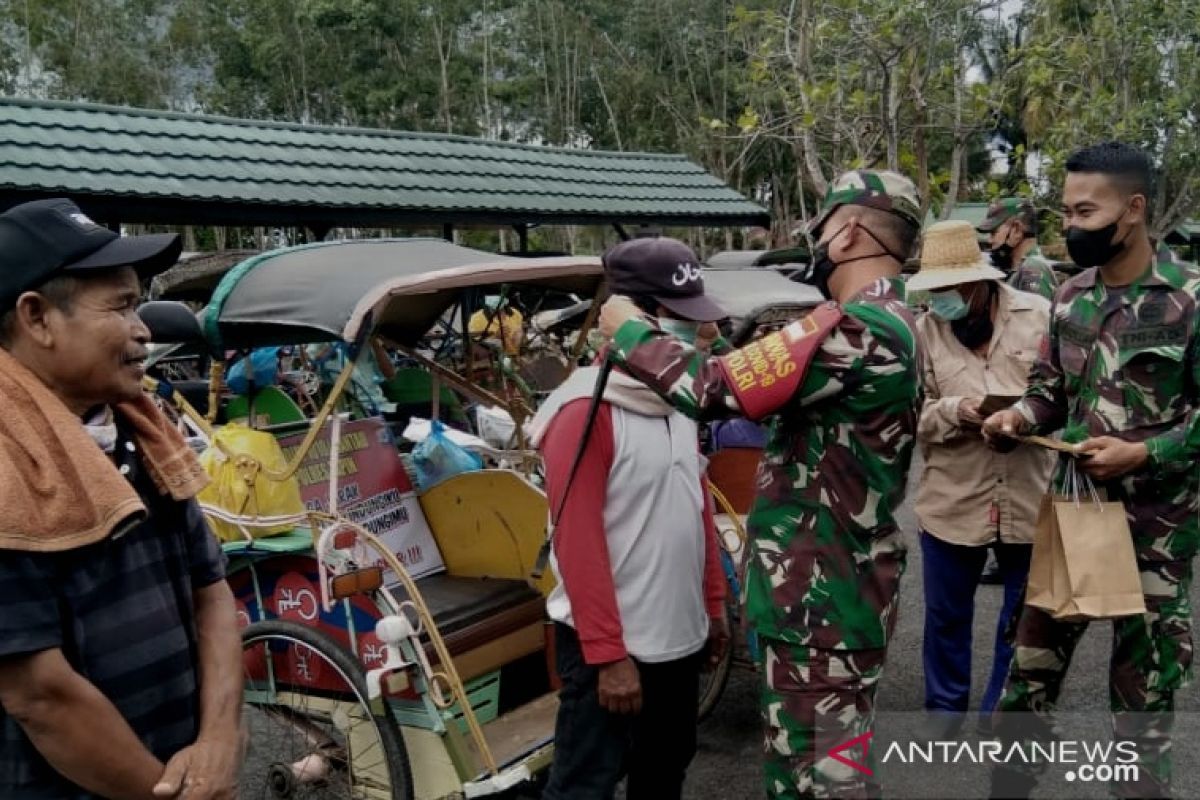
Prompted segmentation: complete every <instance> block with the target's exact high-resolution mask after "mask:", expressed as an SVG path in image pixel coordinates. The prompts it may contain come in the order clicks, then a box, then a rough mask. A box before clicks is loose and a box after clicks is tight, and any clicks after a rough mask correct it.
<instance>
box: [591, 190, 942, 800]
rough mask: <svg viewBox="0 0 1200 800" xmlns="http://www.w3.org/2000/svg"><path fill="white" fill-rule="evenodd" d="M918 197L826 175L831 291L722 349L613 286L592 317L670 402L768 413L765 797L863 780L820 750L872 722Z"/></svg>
mask: <svg viewBox="0 0 1200 800" xmlns="http://www.w3.org/2000/svg"><path fill="white" fill-rule="evenodd" d="M919 207H920V203H919V201H918V199H917V192H916V188H915V187H914V186H913V184H912V182H911V181H909V180H908V179H906V178H904V177H902V176H900V175H897V174H895V173H891V172H875V171H867V170H863V171H858V172H850V173H847V174H845V175H843V176H841V177H840V178H838V180H837V181H836V182H835V183H834V184H833V186H832V188H831V189H830V192H829V194H828V195H827V196H826V198H825V202H824V205H823V207H822V211H821V214H820V216H819V217H818V218H817V219H816V221H815V222H814V224H813V226H812V229H813V232H814V235H815V236H816V237H817V238H818V242H819V244H818V246H817V248H816V252H815V253H814V258H813V263H812V265H811V271H810V272H811V274H810V275H809V278H810V280H811V281H812V282H813V283H815V284H816V285H817V286H818V287H820V288H821V290H822V291H823V292H824V294H825V296H826V297H831V298H833V299H835V300H836V301H837V302H836V303H828V304H826V305H824V306H821V307H819V308H817V309H816V310H815V311H814V312H813V313H812V315H810V316H809V317H807V318H806V319H804V320H803V321H801V322H797V323H794V324H792V325H791V326H789V327H788V328H785V329H784V330H783V331H781V332H779V333H776V334H772V335H769V336H767V337H764V338H763V339H761V340H759V341H758V342H756V343H754V344H752V345H750V346H748V347H746V348H744V349H742V350H739V351H735V352H733V353H731V354H729V355H727V356H723V357H720V358H705V357H704V356H702V355H699V354H697V352H696V351H695V350H694V349H693V348H691V347H689V346H688V345H686V344H684V343H683V342H681V341H679V340H678V339H675V338H673V337H671V336H668V335H666V334H664V333H663V332H661V331H660V330H659V329H658V328H656V326H655V325H654V324H653V323H652V322H650V321H649V320H647V319H645V318H642V316H641V314H640V313H639V311H638V309H637V307H636V306H635V305H634V304H633V303H631V302H630V301H629V300H628V299H626V298H624V297H619V296H617V297H614V298H612V299H611V300H610V301H609V302H608V303H607V304H606V305H605V307H604V310H603V311H602V313H601V330H602V331H603V332H604V333H605V334H606V335H608V336H611V337H612V338H613V357H614V358H615V360H617V361H618V363H621V364H623V365H624V366H625V368H626V370H627V371H628V372H629V373H630V374H631V375H633V376H634V377H636V378H638V379H639V380H642V381H644V382H645V383H646V384H647V385H649V386H650V387H651V388H653V389H654V390H655V391H656V392H658V393H659V394H661V395H662V396H663V397H665V398H667V399H668V400H670V401H671V403H673V404H674V405H675V406H676V407H678V408H680V409H681V410H683V411H684V412H685V413H687V414H689V415H691V416H695V417H701V418H706V419H713V418H718V417H726V416H746V417H749V418H751V419H755V420H758V419H763V418H765V417H772V425H771V433H770V441H769V442H768V444H767V448H766V455H765V457H764V461H763V464H762V466H761V467H760V471H759V476H758V486H759V492H758V497H757V499H756V501H755V504H754V508H753V511H752V512H751V514H750V519H749V528H750V535H751V543H750V547H751V557H750V562H749V567H748V572H747V578H746V582H747V589H746V591H747V598H746V618H747V622H748V625H749V626H750V627H752V628H754V629H755V630H756V631H757V633H758V635H759V637H760V641H761V644H762V651H763V663H762V665H761V670H760V673H761V675H762V678H763V693H762V716H763V723H764V728H765V750H766V754H767V766H766V788H767V794H768V795H769V796H771V797H796V796H801V795H802V796H821V797H825V796H838V797H857V796H862V795H864V794H866V793H868V792H872V793H877V792H878V787H875V786H873V787H868V785H867V781H868V780H869V779H868V778H867V776H866V775H865V774H864V773H863V772H861V771H859V770H858V769H855V768H854V767H853V766H850V765H848V764H846V763H843V762H841V761H839V760H838V759H836V758H833V757H831V756H830V755H829V754H828V751H829V750H830V748H832V747H835V746H836V745H839V744H842V743H843V742H844V741H846V740H849V739H853V738H854V737H857V736H861V735H863V734H865V733H867V732H868V731H870V729H871V725H872V720H873V717H874V697H875V688H876V686H877V685H878V682H879V679H880V676H881V674H882V672H883V663H884V656H885V654H886V652H887V644H888V640H889V638H890V636H891V633H892V629H893V627H894V624H895V615H896V604H897V599H898V590H899V585H900V575H901V573H902V572H903V571H904V564H905V548H904V543H903V540H902V538H901V533H900V529H899V528H898V527H897V525H896V521H895V516H894V513H895V509H896V507H897V506H898V505H900V503H901V501H902V500H903V498H904V492H905V484H906V481H907V477H908V467H909V462H910V460H911V456H912V450H913V442H914V437H915V434H916V428H917V416H918V411H919V395H920V383H921V365H920V358H919V355H918V350H917V344H916V332H915V330H914V325H915V323H914V321H913V317H912V315H911V313H910V312H909V310H908V308H907V307H906V306H905V295H904V286H903V284H902V283H901V282H900V281H898V280H896V278H897V276H898V275H899V274H900V268H901V265H902V264H903V263H904V261H905V260H906V259H907V258H908V257H909V256H910V255H911V254H912V251H913V244H914V242H915V240H916V237H917V232H918V230H919V216H918V215H919V211H918V209H919ZM855 755H856V754H853V753H852V754H851V757H855Z"/></svg>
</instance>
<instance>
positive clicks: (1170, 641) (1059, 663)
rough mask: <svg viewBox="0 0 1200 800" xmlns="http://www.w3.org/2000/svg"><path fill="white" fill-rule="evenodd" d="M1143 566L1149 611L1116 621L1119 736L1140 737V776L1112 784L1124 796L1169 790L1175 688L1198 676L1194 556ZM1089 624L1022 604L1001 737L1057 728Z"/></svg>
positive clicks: (1034, 736) (1020, 767)
mask: <svg viewBox="0 0 1200 800" xmlns="http://www.w3.org/2000/svg"><path fill="white" fill-rule="evenodd" d="M1139 568H1140V571H1141V577H1142V590H1143V591H1144V592H1145V595H1146V609H1147V613H1146V614H1143V615H1138V616H1133V617H1122V618H1120V619H1116V620H1113V651H1112V661H1111V666H1110V673H1109V702H1110V706H1111V708H1112V711H1113V735H1114V738H1116V739H1119V740H1127V741H1132V742H1135V743H1136V744H1137V747H1138V753H1139V759H1138V765H1139V767H1140V769H1139V775H1138V780H1137V781H1136V782H1126V783H1123V784H1114V786H1113V787H1112V788H1113V790H1114V793H1115V794H1116V796H1118V797H1169V796H1170V783H1171V725H1172V722H1173V713H1174V709H1175V692H1176V690H1178V689H1180V688H1182V687H1183V686H1185V685H1187V683H1188V682H1190V680H1191V677H1192V633H1191V629H1192V614H1191V607H1190V604H1189V592H1190V590H1191V583H1192V563H1191V562H1190V561H1155V562H1148V563H1142V564H1140V565H1139ZM1087 627H1088V623H1087V622H1062V621H1058V620H1055V619H1054V618H1053V617H1051V616H1050V615H1049V614H1048V613H1047V612H1045V611H1043V610H1042V609H1040V608H1034V607H1033V606H1025V607H1024V609H1023V611H1022V613H1021V621H1020V623H1019V624H1018V626H1017V641H1016V652H1015V655H1014V656H1013V662H1012V669H1011V671H1010V673H1009V677H1008V682H1007V683H1006V685H1005V689H1004V696H1003V697H1002V698H1001V700H1000V704H999V706H998V707H997V711H998V716H997V717H996V718H995V719H996V732H997V734H998V735H999V736H1000V737H1001V738H1002V739H1003V740H1005V741H1006V742H1011V741H1013V740H1024V741H1029V740H1044V739H1046V738H1047V737H1048V736H1050V735H1051V731H1052V729H1053V727H1052V721H1051V717H1050V715H1051V713H1052V712H1053V710H1054V707H1055V705H1056V703H1057V702H1058V696H1059V693H1060V691H1061V690H1062V682H1063V678H1064V677H1065V676H1066V672H1067V668H1068V666H1069V665H1070V663H1071V657H1072V655H1073V654H1074V652H1075V646H1076V645H1077V644H1078V643H1079V640H1080V638H1081V637H1082V636H1083V634H1084V632H1085V631H1086V630H1087ZM1031 715H1032V716H1031ZM1039 766H1041V767H1042V769H1044V767H1045V765H1044V764H1042V765H1039ZM1008 770H1010V771H1012V772H1017V773H1021V772H1025V773H1026V774H1027V775H1028V776H1029V777H1030V778H1033V777H1036V775H1037V774H1039V773H1040V772H1041V770H1040V769H1034V768H1033V767H1032V765H1028V766H1027V765H1025V764H1023V763H1021V762H1015V764H1014V765H1009V767H1008Z"/></svg>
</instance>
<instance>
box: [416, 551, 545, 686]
mask: <svg viewBox="0 0 1200 800" xmlns="http://www.w3.org/2000/svg"><path fill="white" fill-rule="evenodd" d="M417 587H418V588H419V589H420V591H421V596H422V597H423V598H424V600H425V604H426V605H427V606H428V607H429V611H430V613H431V614H432V615H433V619H434V622H435V623H436V624H437V627H438V631H439V632H440V633H441V635H442V638H443V639H444V640H445V642H446V648H447V649H448V650H449V651H450V655H451V656H453V657H454V662H455V665H456V666H457V667H458V672H459V675H460V676H461V677H462V679H463V680H471V679H472V678H475V677H478V676H480V675H484V674H487V673H489V672H492V671H493V670H497V669H500V668H501V667H503V666H504V665H505V664H509V663H512V662H513V661H516V660H517V659H520V658H522V657H523V656H527V655H529V654H531V653H536V652H538V651H539V650H541V649H542V648H543V647H544V645H545V638H544V633H543V620H544V618H545V608H546V601H545V599H544V598H543V597H542V595H541V593H540V592H538V591H537V590H536V589H534V588H533V587H531V586H530V585H529V584H528V583H526V582H525V581H520V580H510V579H506V578H462V577H455V576H452V575H445V574H438V575H429V576H426V577H424V578H421V579H420V580H419V581H417ZM426 653H427V654H428V656H429V658H430V660H431V661H436V660H437V657H436V654H435V653H434V651H433V648H432V647H431V646H427V647H426Z"/></svg>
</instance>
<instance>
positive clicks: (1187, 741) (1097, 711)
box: [685, 492, 1200, 800]
mask: <svg viewBox="0 0 1200 800" xmlns="http://www.w3.org/2000/svg"><path fill="white" fill-rule="evenodd" d="M911 497H912V492H910V498H911ZM902 524H903V526H904V529H905V533H906V535H907V537H908V540H909V570H908V572H907V573H906V574H905V576H904V579H903V584H902V588H901V613H900V618H899V622H898V630H897V633H896V637H895V640H894V641H893V643H892V646H891V651H890V654H889V659H888V666H887V671H886V674H885V678H884V680H883V682H882V684H881V687H880V691H879V695H878V702H879V707H880V710H881V712H883V713H884V714H898V713H919V712H920V710H921V708H922V704H923V700H924V688H923V681H924V677H923V671H922V666H921V651H920V648H921V628H922V621H923V614H924V604H923V602H922V589H921V580H922V579H921V558H920V551H919V548H918V547H917V541H916V523H915V519H914V517H913V515H912V513H911V510H910V509H906V511H905V514H904V516H903V517H902ZM1000 598H1001V589H1000V587H998V586H985V587H982V588H981V589H980V592H979V594H978V598H977V607H976V620H975V648H974V651H975V659H974V662H975V665H974V674H973V678H974V690H973V691H974V694H973V697H972V700H973V702H977V701H978V697H979V696H980V695H981V694H982V691H983V682H984V681H985V680H986V670H988V669H990V666H991V665H990V655H991V647H992V636H993V629H994V625H995V620H996V617H997V615H998V613H999V608H1000ZM1197 599H1200V596H1198V595H1197V593H1196V592H1193V602H1195V601H1196V600H1197ZM1111 641H1112V634H1111V626H1110V625H1109V624H1108V623H1094V624H1093V625H1092V628H1091V630H1089V631H1088V633H1087V635H1086V636H1085V637H1084V640H1083V641H1082V642H1081V644H1080V646H1079V650H1078V652H1077V654H1076V659H1075V663H1074V664H1073V665H1072V669H1071V673H1070V675H1069V677H1068V681H1067V684H1066V687H1065V689H1064V692H1063V697H1062V702H1061V706H1060V707H1061V709H1062V711H1063V712H1064V713H1065V714H1069V713H1073V712H1078V713H1080V714H1087V715H1088V716H1089V719H1091V720H1092V721H1093V723H1094V728H1095V729H1096V735H1097V736H1103V735H1106V734H1104V733H1103V732H1102V730H1101V729H1102V728H1104V727H1105V726H1104V724H1103V723H1102V722H1101V721H1100V720H1101V717H1102V716H1103V713H1104V711H1105V710H1106V709H1107V707H1108V691H1107V674H1108V653H1109V647H1110V645H1111ZM1177 711H1178V712H1179V713H1178V719H1177V721H1176V736H1175V742H1176V746H1175V747H1176V749H1175V784H1174V794H1175V796H1176V797H1181V798H1186V797H1192V798H1200V687H1197V686H1193V687H1190V688H1188V689H1185V690H1184V691H1183V692H1181V693H1180V695H1179V698H1178V703H1177ZM896 719H897V718H896V717H892V718H891V719H890V721H891V722H892V723H895V721H896ZM1060 772H1061V771H1060ZM760 774H761V772H760V732H759V720H758V714H757V705H756V681H755V676H754V675H753V674H752V673H751V672H749V671H742V672H740V673H736V674H734V675H733V677H732V678H731V679H730V683H729V687H728V688H727V690H726V692H725V695H724V697H723V698H722V699H721V703H720V705H719V706H718V708H717V710H716V711H715V712H714V714H713V716H712V717H711V718H710V719H708V720H707V721H706V722H705V723H704V724H703V725H702V726H701V730H700V751H699V754H698V755H697V758H696V760H695V762H694V763H693V766H692V769H691V771H690V773H689V776H688V783H687V787H686V792H685V796H686V797H688V798H695V799H696V800H700V798H721V799H722V800H738V799H739V798H761V797H762V796H763V794H762V790H761V788H760ZM888 774H889V775H892V770H891V768H890V767H889V768H888ZM893 777H894V779H893V780H892V781H891V782H890V783H887V784H885V786H884V792H885V796H887V797H901V796H903V797H912V798H939V797H953V798H967V797H985V796H986V786H985V785H984V784H983V783H982V782H981V781H980V780H979V776H978V773H977V772H971V771H970V770H969V768H968V769H954V768H947V769H941V770H936V771H935V770H932V769H931V768H928V767H922V766H907V767H902V768H900V770H899V771H898V772H897V773H896V774H895V775H894V776H893ZM1035 796H1036V797H1048V798H1049V797H1053V798H1071V797H1103V796H1105V793H1104V789H1103V786H1101V785H1087V786H1085V785H1083V784H1080V783H1067V782H1066V781H1065V779H1064V778H1063V776H1062V775H1061V774H1057V775H1055V776H1053V777H1052V778H1050V779H1048V780H1047V782H1046V783H1045V784H1044V785H1043V786H1041V787H1039V790H1038V792H1037V794H1036V795H1035Z"/></svg>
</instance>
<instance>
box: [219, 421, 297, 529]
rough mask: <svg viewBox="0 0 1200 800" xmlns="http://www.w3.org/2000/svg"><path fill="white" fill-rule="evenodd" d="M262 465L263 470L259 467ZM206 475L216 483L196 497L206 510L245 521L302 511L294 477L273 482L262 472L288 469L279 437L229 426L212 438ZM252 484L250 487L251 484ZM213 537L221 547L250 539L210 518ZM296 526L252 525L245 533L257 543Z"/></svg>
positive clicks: (247, 527) (232, 424)
mask: <svg viewBox="0 0 1200 800" xmlns="http://www.w3.org/2000/svg"><path fill="white" fill-rule="evenodd" d="M256 462H257V465H261V469H260V468H256ZM200 463H201V464H202V465H203V466H204V471H205V472H207V473H208V475H209V477H211V478H212V483H210V484H209V485H208V486H207V487H206V488H205V489H204V491H202V492H200V494H199V495H197V498H196V499H197V500H199V501H200V502H201V503H203V504H204V505H209V506H216V507H217V508H220V509H222V510H224V511H227V512H229V513H230V514H236V515H238V516H242V517H272V516H278V515H281V514H299V513H302V512H303V511H304V501H303V500H301V499H300V483H299V481H297V480H296V477H295V476H294V475H293V476H292V477H290V478H288V479H287V480H286V481H273V480H271V479H270V478H268V477H267V476H266V475H265V474H263V470H264V469H265V470H273V471H276V472H278V471H282V470H283V469H284V467H286V466H287V461H286V460H285V458H284V455H283V450H282V449H281V448H280V447H279V442H277V441H275V437H274V436H272V435H271V434H269V433H267V432H265V431H256V430H252V429H250V428H247V427H246V426H245V425H241V424H239V423H236V422H234V423H230V424H228V425H225V426H224V427H222V428H221V429H219V430H218V431H217V432H216V434H214V436H213V444H212V445H211V446H210V447H209V448H208V449H207V450H205V451H204V452H203V453H202V454H201V455H200ZM251 482H252V484H253V485H252V484H251ZM209 523H210V524H211V525H212V529H213V532H214V533H216V535H217V538H218V539H220V540H221V541H223V542H238V541H243V540H244V539H245V538H246V537H245V535H244V534H243V533H242V530H241V528H239V527H238V526H237V525H233V524H230V523H228V522H222V521H221V520H217V519H213V518H212V517H209ZM294 527H295V526H293V525H275V526H266V527H261V526H251V525H246V526H245V528H246V530H247V531H248V532H249V533H250V535H251V536H253V537H254V538H256V539H260V538H263V537H266V536H274V535H276V534H280V533H289V532H291V531H292V530H293V529H294Z"/></svg>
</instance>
